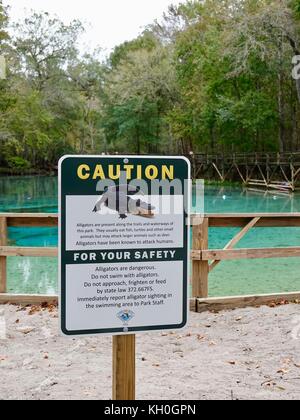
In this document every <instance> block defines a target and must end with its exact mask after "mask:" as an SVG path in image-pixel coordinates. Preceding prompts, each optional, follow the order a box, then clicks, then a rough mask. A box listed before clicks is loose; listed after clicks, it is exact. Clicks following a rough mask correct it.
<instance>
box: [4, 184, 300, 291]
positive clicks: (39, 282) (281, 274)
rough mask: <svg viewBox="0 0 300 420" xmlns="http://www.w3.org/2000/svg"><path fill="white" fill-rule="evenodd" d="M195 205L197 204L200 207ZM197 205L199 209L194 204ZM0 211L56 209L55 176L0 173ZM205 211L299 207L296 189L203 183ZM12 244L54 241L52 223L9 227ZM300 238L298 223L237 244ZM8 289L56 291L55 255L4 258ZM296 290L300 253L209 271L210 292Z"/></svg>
mask: <svg viewBox="0 0 300 420" xmlns="http://www.w3.org/2000/svg"><path fill="white" fill-rule="evenodd" d="M198 210H199V209H198ZM193 211H197V209H195V208H194V209H193ZM0 212H13V213H20V212H32V213H38V212H45V213H52V212H53V213H55V212H57V179H56V178H54V177H27V178H26V177H25V178H24V177H22V178H18V177H13V178H11V177H5V178H0ZM205 212H207V213H236V212H237V213H263V212H268V213H271V212H276V213H278V212H287V213H288V212H300V194H294V195H284V194H283V195H281V194H278V193H266V194H264V193H262V192H255V191H249V190H245V189H242V188H238V187H214V186H208V187H206V188H205ZM236 232H238V229H223V228H221V229H210V233H209V241H210V248H223V247H224V246H225V245H226V243H227V242H228V241H229V240H230V239H231V238H232V237H233V236H234V234H235V233H236ZM9 243H10V244H11V245H16V246H57V229H56V228H51V229H49V228H10V229H9ZM299 244H300V228H284V229H282V228H276V229H274V228H270V229H267V228H266V229H262V228H259V229H253V230H252V231H250V233H249V234H248V235H247V236H246V237H245V238H244V239H243V240H242V241H241V243H240V244H239V247H241V248H242V247H247V248H260V247H284V246H296V245H299ZM8 290H9V292H13V293H56V292H57V260H56V259H55V258H8ZM297 290H300V259H299V258H290V259H278V260H246V261H243V260H242V261H228V262H222V263H221V264H220V265H219V266H218V267H217V268H216V269H215V270H214V271H213V272H212V273H211V274H210V292H209V293H210V295H211V296H225V295H226V296H231V295H240V294H256V293H277V292H285V291H286V292H288V291H297Z"/></svg>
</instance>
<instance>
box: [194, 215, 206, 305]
mask: <svg viewBox="0 0 300 420" xmlns="http://www.w3.org/2000/svg"><path fill="white" fill-rule="evenodd" d="M199 219H200V218H199ZM207 249H208V218H207V217H205V218H201V219H200V220H197V218H196V219H195V224H194V225H193V250H195V251H199V250H200V251H203V250H207ZM208 275H209V262H208V261H193V277H192V285H193V296H192V297H193V298H207V297H208Z"/></svg>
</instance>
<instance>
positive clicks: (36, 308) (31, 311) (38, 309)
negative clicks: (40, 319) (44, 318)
mask: <svg viewBox="0 0 300 420" xmlns="http://www.w3.org/2000/svg"><path fill="white" fill-rule="evenodd" d="M38 312H41V307H40V306H32V307H31V308H30V309H29V311H28V315H30V316H31V315H35V314H36V313H38Z"/></svg>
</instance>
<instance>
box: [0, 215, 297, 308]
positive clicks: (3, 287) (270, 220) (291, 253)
mask: <svg viewBox="0 0 300 420" xmlns="http://www.w3.org/2000/svg"><path fill="white" fill-rule="evenodd" d="M191 224H192V231H193V250H192V252H191V259H192V262H193V264H192V265H193V268H192V299H191V310H194V311H196V312H202V311H205V310H219V309H225V308H234V307H243V306H253V305H254V306H255V305H262V304H265V303H269V302H281V301H285V300H287V301H298V300H299V301H300V292H295V293H284V294H282V293H279V294H276V295H274V294H273V295H258V296H238V297H230V298H222V299H221V298H219V299H216V298H208V289H209V273H210V272H211V271H212V270H213V269H214V268H215V267H216V266H217V265H218V264H220V263H221V262H222V261H225V260H227V261H228V260H241V259H261V258H290V257H299V258H300V244H299V246H297V247H286V248H259V249H257V248H254V249H252V248H251V249H236V248H235V247H236V245H237V244H238V243H239V242H240V240H241V239H242V238H243V237H244V236H245V235H246V234H247V233H248V232H249V231H250V230H251V229H253V228H263V227H270V228H272V227H273V228H275V227H281V228H284V227H298V228H300V213H292V214H291V213H287V214H285V213H284V214H283V213H280V214H265V213H263V214H224V215H220V214H210V215H205V216H201V215H197V214H195V215H192V218H191ZM57 225H58V215H57V214H9V213H0V303H13V304H23V305H27V304H39V303H43V302H53V301H57V296H48V295H47V296H45V295H11V294H8V293H7V257H57V256H58V250H57V248H53V247H52V248H46V247H36V248H32V247H15V246H8V233H7V229H8V228H9V227H55V226H57ZM211 227H213V228H228V227H234V228H240V231H239V232H238V234H237V235H236V236H235V237H234V238H233V239H231V240H230V242H229V243H228V244H227V245H226V246H225V248H224V249H209V240H208V237H209V236H208V232H209V228H211ZM299 242H300V238H299Z"/></svg>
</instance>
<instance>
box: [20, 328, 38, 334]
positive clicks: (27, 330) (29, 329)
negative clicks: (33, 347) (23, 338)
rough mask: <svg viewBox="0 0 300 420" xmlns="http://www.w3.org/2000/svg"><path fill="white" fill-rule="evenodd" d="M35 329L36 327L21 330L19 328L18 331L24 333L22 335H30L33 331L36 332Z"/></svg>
mask: <svg viewBox="0 0 300 420" xmlns="http://www.w3.org/2000/svg"><path fill="white" fill-rule="evenodd" d="M34 330H35V328H34V327H21V328H17V331H18V332H20V333H22V334H25V335H27V334H30V333H31V332H32V331H34Z"/></svg>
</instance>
